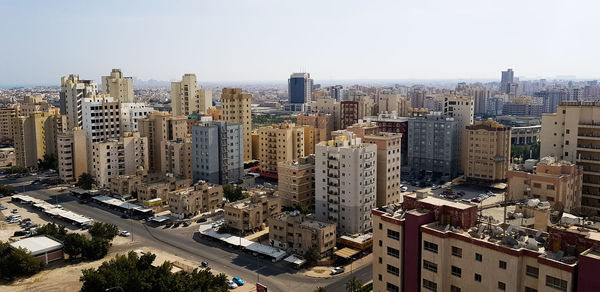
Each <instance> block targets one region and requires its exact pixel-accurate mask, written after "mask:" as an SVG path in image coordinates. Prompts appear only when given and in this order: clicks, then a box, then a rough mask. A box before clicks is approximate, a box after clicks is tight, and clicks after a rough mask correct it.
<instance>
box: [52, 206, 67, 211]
mask: <svg viewBox="0 0 600 292" xmlns="http://www.w3.org/2000/svg"><path fill="white" fill-rule="evenodd" d="M54 207H55V208H57V209H61V210H64V209H65V208H64V207H63V206H61V205H54Z"/></svg>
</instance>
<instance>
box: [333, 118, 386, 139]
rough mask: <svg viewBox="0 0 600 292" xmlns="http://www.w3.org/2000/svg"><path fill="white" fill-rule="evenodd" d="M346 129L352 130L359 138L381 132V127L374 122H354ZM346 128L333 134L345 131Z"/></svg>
mask: <svg viewBox="0 0 600 292" xmlns="http://www.w3.org/2000/svg"><path fill="white" fill-rule="evenodd" d="M346 131H350V132H352V133H354V134H356V136H357V137H359V138H364V137H365V136H366V135H377V134H379V127H378V126H377V124H375V123H373V122H360V123H355V124H352V125H351V126H348V127H347V128H346ZM343 132H344V130H340V131H336V132H335V133H333V134H332V136H337V135H338V133H343Z"/></svg>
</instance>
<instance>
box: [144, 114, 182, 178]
mask: <svg viewBox="0 0 600 292" xmlns="http://www.w3.org/2000/svg"><path fill="white" fill-rule="evenodd" d="M138 128H139V132H140V136H142V137H148V161H149V164H150V170H152V171H157V172H160V171H161V168H162V165H163V163H162V160H161V159H162V156H161V152H163V148H162V146H164V145H163V144H162V142H163V141H173V140H177V139H184V138H185V137H186V135H187V118H186V117H185V116H172V115H171V114H169V113H168V112H160V111H155V112H153V113H151V114H149V115H148V116H147V117H146V118H144V119H140V120H138Z"/></svg>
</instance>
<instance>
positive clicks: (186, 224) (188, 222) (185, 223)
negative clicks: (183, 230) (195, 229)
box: [183, 221, 192, 227]
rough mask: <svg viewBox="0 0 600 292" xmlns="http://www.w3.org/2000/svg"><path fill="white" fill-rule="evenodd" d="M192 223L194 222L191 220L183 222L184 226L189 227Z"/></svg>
mask: <svg viewBox="0 0 600 292" xmlns="http://www.w3.org/2000/svg"><path fill="white" fill-rule="evenodd" d="M190 224H192V223H190V221H185V222H183V226H184V227H188V226H190Z"/></svg>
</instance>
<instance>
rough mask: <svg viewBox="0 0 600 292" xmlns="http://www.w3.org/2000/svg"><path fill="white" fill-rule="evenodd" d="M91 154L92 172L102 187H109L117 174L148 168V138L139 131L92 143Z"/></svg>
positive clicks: (131, 172)
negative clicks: (141, 135)
mask: <svg viewBox="0 0 600 292" xmlns="http://www.w3.org/2000/svg"><path fill="white" fill-rule="evenodd" d="M89 154H90V156H91V168H90V173H91V174H92V175H93V176H94V177H95V178H96V185H98V186H100V187H108V186H109V185H110V182H111V179H113V178H115V177H117V176H120V175H130V174H136V173H138V172H140V171H141V172H146V171H147V170H148V138H146V137H140V134H139V133H125V134H124V135H123V136H122V137H120V138H118V139H116V138H110V139H107V140H104V141H102V142H95V143H91V145H90V151H89Z"/></svg>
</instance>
